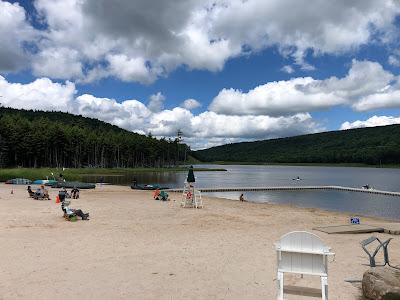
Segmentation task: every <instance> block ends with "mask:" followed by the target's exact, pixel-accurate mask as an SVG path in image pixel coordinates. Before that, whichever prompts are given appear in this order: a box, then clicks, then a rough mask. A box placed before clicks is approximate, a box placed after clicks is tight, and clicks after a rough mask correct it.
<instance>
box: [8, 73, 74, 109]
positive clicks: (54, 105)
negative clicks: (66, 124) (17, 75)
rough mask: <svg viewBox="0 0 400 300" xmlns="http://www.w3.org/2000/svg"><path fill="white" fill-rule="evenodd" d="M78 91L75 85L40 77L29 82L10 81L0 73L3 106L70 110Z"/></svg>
mask: <svg viewBox="0 0 400 300" xmlns="http://www.w3.org/2000/svg"><path fill="white" fill-rule="evenodd" d="M75 93H76V90H75V85H74V84H73V83H71V82H68V81H67V82H66V83H65V84H60V83H55V82H52V81H51V80H50V79H48V78H39V79H36V80H35V81H33V82H31V83H27V84H21V83H10V82H8V81H7V80H6V79H5V78H4V77H3V76H1V75H0V95H1V96H2V97H1V98H0V101H1V103H2V105H3V106H8V107H14V108H20V109H40V110H61V111H68V110H69V109H70V107H71V104H72V100H73V99H74V95H75Z"/></svg>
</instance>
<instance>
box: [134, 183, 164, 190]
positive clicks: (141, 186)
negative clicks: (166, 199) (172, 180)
mask: <svg viewBox="0 0 400 300" xmlns="http://www.w3.org/2000/svg"><path fill="white" fill-rule="evenodd" d="M131 189H133V190H157V189H159V190H167V189H169V187H166V186H160V185H159V184H136V185H133V184H132V185H131Z"/></svg>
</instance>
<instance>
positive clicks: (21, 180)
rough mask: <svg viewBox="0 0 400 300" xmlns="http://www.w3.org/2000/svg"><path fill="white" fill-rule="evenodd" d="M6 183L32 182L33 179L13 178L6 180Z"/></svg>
mask: <svg viewBox="0 0 400 300" xmlns="http://www.w3.org/2000/svg"><path fill="white" fill-rule="evenodd" d="M6 184H22V185H23V184H25V185H26V184H32V180H29V179H26V178H13V179H9V180H7V181H6Z"/></svg>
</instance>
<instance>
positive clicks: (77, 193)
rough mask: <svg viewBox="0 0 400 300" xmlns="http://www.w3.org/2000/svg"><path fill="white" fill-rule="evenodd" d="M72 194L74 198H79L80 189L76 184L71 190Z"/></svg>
mask: <svg viewBox="0 0 400 300" xmlns="http://www.w3.org/2000/svg"><path fill="white" fill-rule="evenodd" d="M71 195H72V199H79V189H78V188H77V187H76V186H74V188H73V189H72V190H71Z"/></svg>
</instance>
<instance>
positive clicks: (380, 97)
mask: <svg viewBox="0 0 400 300" xmlns="http://www.w3.org/2000/svg"><path fill="white" fill-rule="evenodd" d="M394 107H400V89H388V90H386V91H384V92H381V93H376V94H372V95H368V96H366V97H363V98H362V99H361V100H360V101H358V102H357V103H355V104H354V105H353V108H354V109H355V110H357V111H367V110H373V109H379V108H394Z"/></svg>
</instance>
